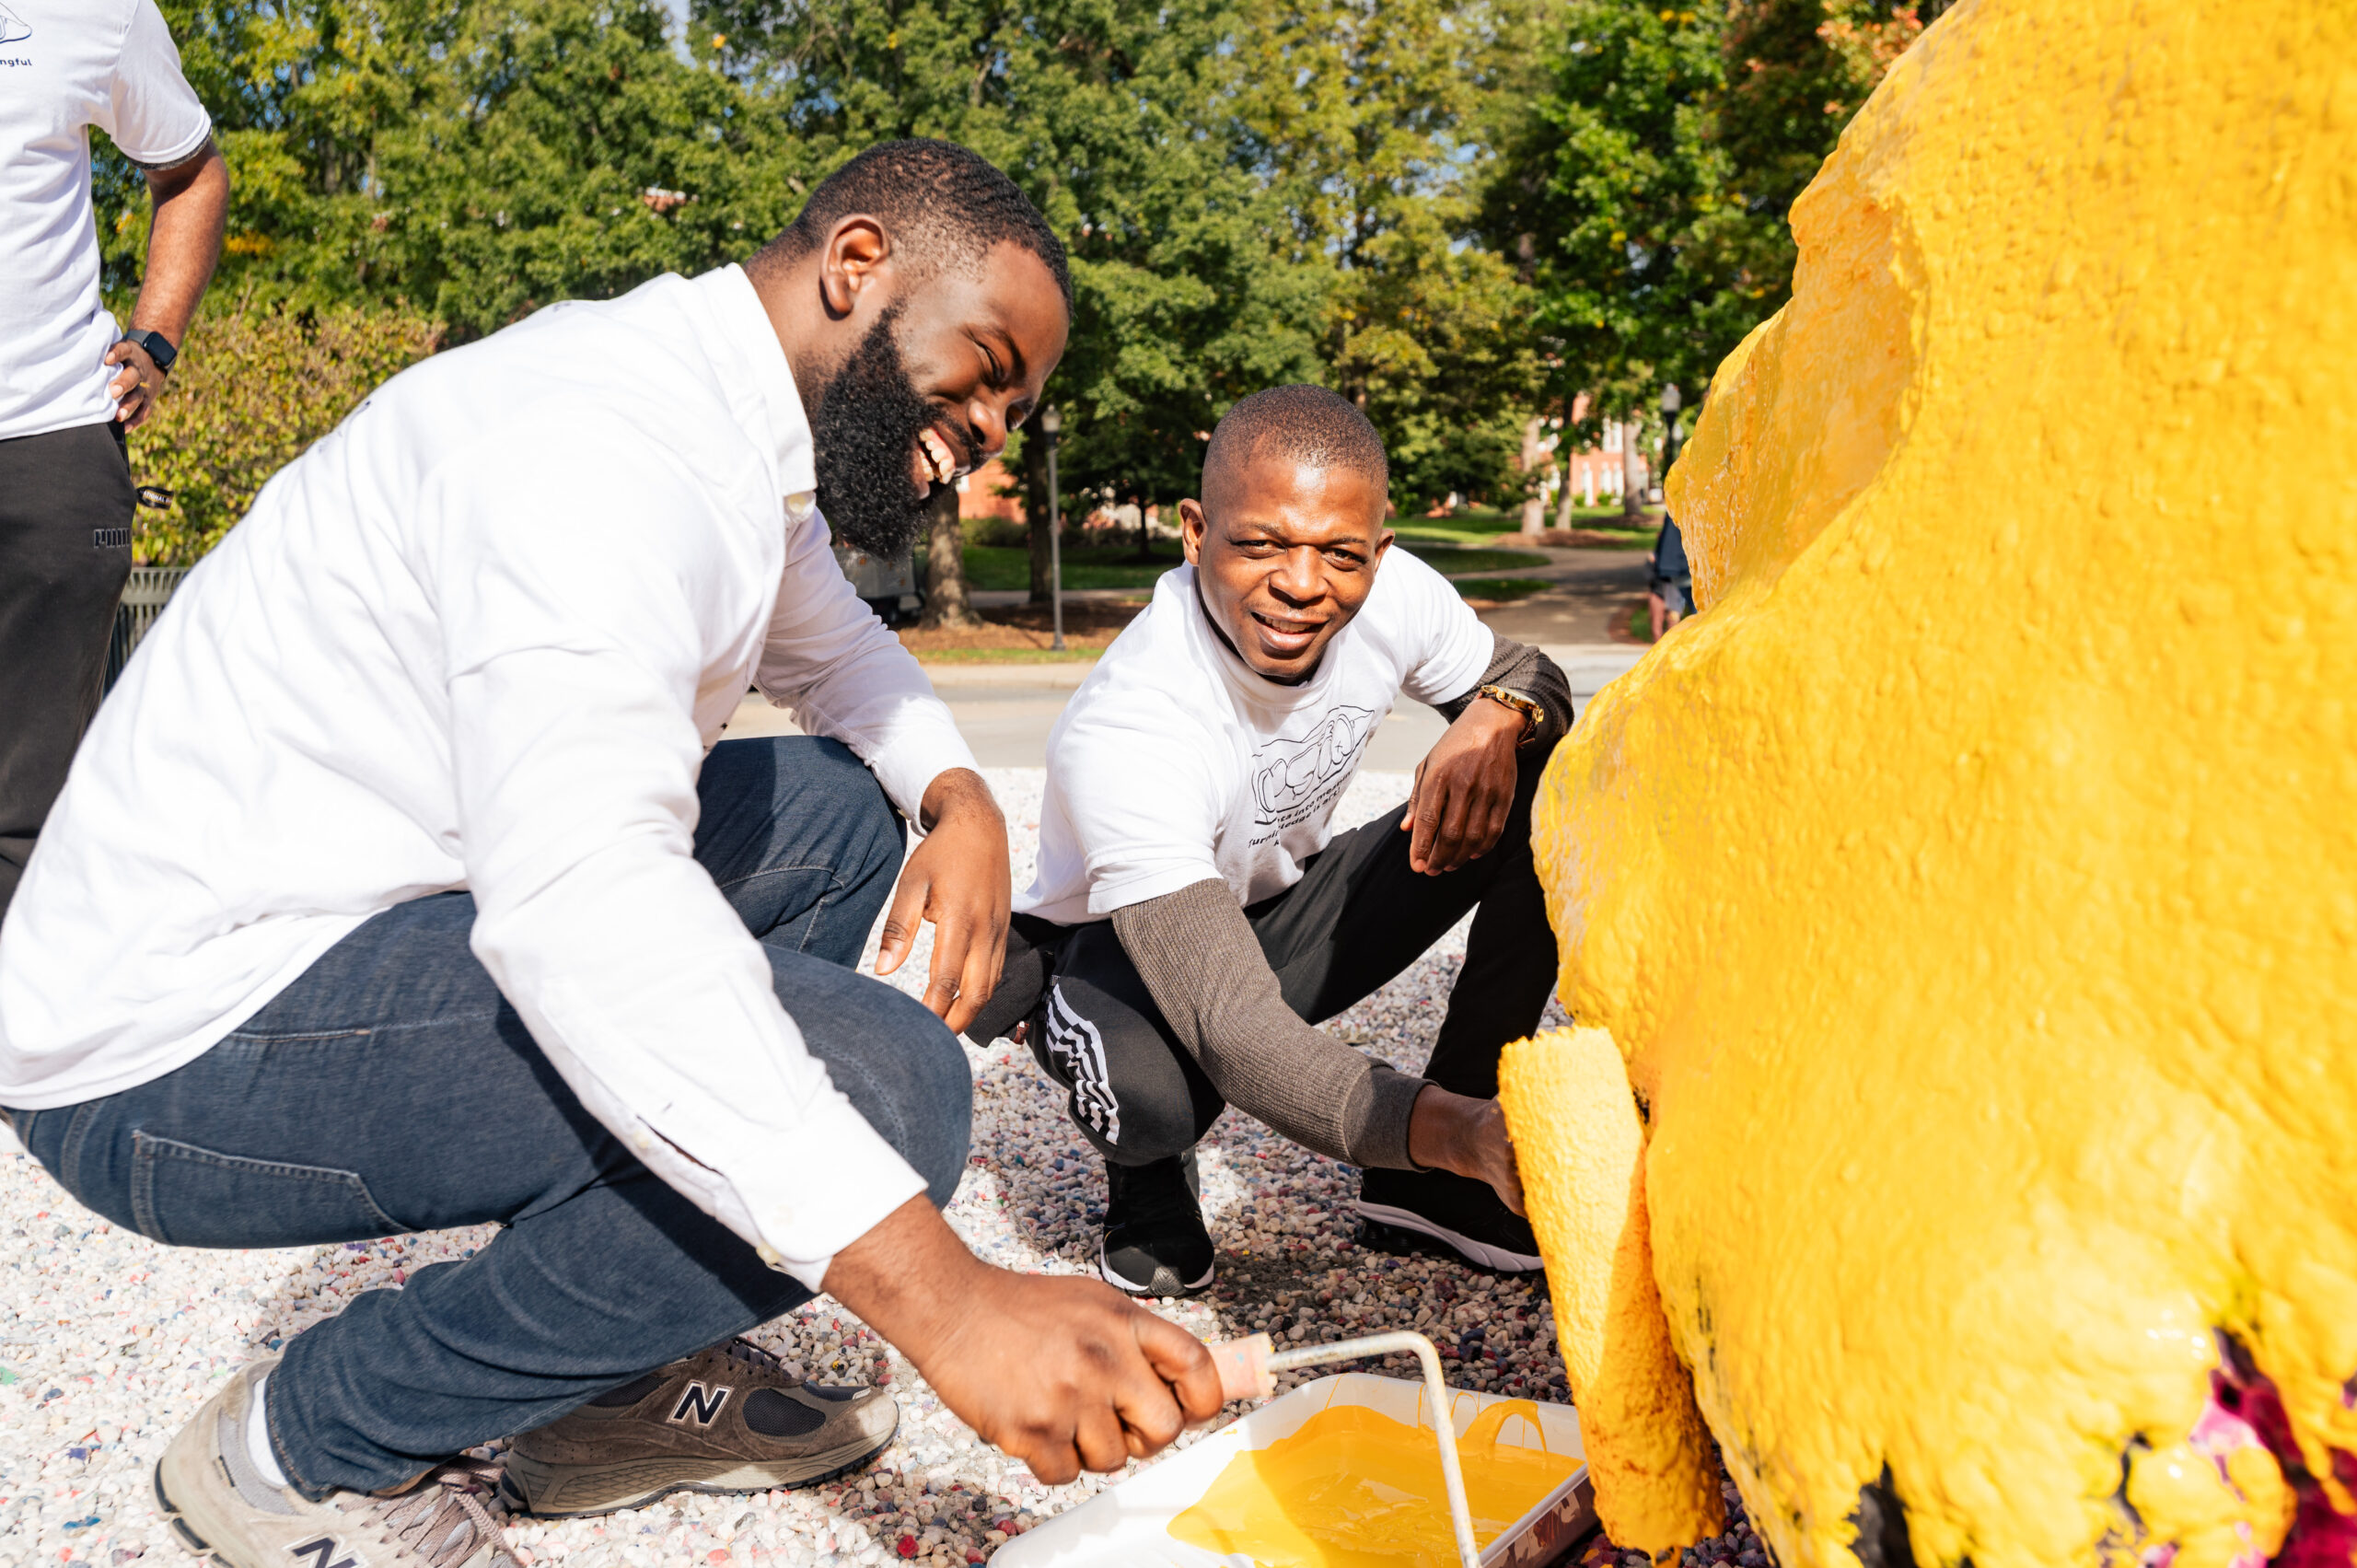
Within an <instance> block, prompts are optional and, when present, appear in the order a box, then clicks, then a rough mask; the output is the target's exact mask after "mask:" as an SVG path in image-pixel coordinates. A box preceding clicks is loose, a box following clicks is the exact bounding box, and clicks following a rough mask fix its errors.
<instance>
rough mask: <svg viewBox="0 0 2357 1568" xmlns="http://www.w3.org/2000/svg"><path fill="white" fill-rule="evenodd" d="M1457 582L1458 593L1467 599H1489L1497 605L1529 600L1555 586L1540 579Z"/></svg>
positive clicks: (1465, 578) (1518, 578)
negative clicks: (1519, 599)
mask: <svg viewBox="0 0 2357 1568" xmlns="http://www.w3.org/2000/svg"><path fill="white" fill-rule="evenodd" d="M1455 581H1456V584H1457V592H1458V593H1460V594H1462V595H1464V596H1465V597H1466V598H1479V599H1488V600H1490V601H1491V602H1492V603H1495V604H1505V603H1509V602H1511V601H1512V600H1515V599H1518V598H1529V597H1530V596H1531V595H1532V594H1539V593H1545V592H1546V591H1547V590H1548V589H1549V588H1551V587H1554V586H1555V585H1554V584H1552V583H1550V582H1548V581H1546V580H1545V579H1543V578H1539V577H1458V578H1457V579H1455Z"/></svg>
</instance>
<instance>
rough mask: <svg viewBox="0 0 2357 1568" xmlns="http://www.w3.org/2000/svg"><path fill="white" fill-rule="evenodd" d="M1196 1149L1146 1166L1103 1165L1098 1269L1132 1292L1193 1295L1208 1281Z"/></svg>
mask: <svg viewBox="0 0 2357 1568" xmlns="http://www.w3.org/2000/svg"><path fill="white" fill-rule="evenodd" d="M1201 1191H1202V1186H1201V1179H1200V1178H1199V1177H1198V1176H1197V1175H1196V1173H1195V1151H1194V1150H1192V1149H1189V1150H1188V1151H1187V1152H1186V1153H1185V1154H1183V1155H1173V1156H1171V1157H1170V1158H1168V1159H1161V1160H1155V1161H1154V1162H1153V1163H1152V1164H1150V1165H1135V1166H1125V1165H1115V1164H1113V1163H1112V1162H1110V1161H1107V1162H1106V1166H1105V1238H1104V1240H1103V1242H1102V1243H1101V1244H1100V1245H1099V1246H1098V1249H1097V1272H1098V1273H1100V1274H1103V1275H1104V1276H1105V1282H1106V1283H1108V1284H1109V1285H1111V1286H1112V1287H1113V1288H1114V1289H1116V1290H1125V1291H1127V1292H1129V1293H1130V1294H1131V1295H1194V1294H1195V1293H1196V1292H1197V1291H1200V1290H1202V1289H1204V1288H1205V1287H1206V1286H1208V1285H1209V1284H1210V1283H1212V1272H1213V1271H1212V1233H1211V1232H1210V1231H1208V1230H1205V1229H1204V1228H1203V1208H1202V1202H1201V1201H1200V1199H1199V1197H1198V1194H1199V1193H1200V1192H1201Z"/></svg>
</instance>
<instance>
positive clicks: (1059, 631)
mask: <svg viewBox="0 0 2357 1568" xmlns="http://www.w3.org/2000/svg"><path fill="white" fill-rule="evenodd" d="M1063 427H1064V416H1063V411H1062V410H1061V409H1059V408H1057V407H1056V405H1055V404H1053V403H1050V404H1049V405H1048V406H1047V407H1046V408H1043V409H1041V410H1040V411H1039V434H1040V435H1042V436H1046V437H1047V438H1048V602H1049V604H1050V605H1051V607H1052V613H1053V615H1054V616H1055V626H1056V640H1055V641H1054V642H1053V643H1052V644H1051V645H1050V646H1051V647H1055V648H1059V649H1061V648H1062V646H1063V645H1064V552H1063V544H1062V533H1063V509H1062V506H1061V505H1058V502H1059V500H1060V497H1059V496H1058V495H1057V494H1056V436H1057V435H1058V434H1059V433H1060V432H1061V431H1062V429H1063Z"/></svg>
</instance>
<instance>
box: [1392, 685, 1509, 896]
mask: <svg viewBox="0 0 2357 1568" xmlns="http://www.w3.org/2000/svg"><path fill="white" fill-rule="evenodd" d="M1522 732H1523V717H1522V715H1521V714H1518V713H1516V712H1515V711H1514V710H1513V709H1512V708H1509V707H1507V706H1506V705H1505V704H1504V703H1493V702H1492V701H1490V699H1489V698H1487V697H1476V698H1474V699H1473V701H1472V702H1471V703H1468V704H1466V708H1465V711H1464V712H1463V713H1461V714H1457V722H1456V723H1455V724H1453V725H1450V726H1448V733H1447V734H1446V735H1444V736H1442V737H1441V738H1440V744H1439V745H1437V746H1434V748H1433V749H1432V750H1430V751H1429V752H1427V753H1425V756H1424V760H1423V761H1421V762H1419V763H1417V764H1416V792H1415V794H1414V795H1413V796H1411V797H1410V798H1409V801H1408V814H1407V815H1406V816H1405V817H1402V818H1401V819H1399V827H1400V829H1401V830H1402V831H1406V832H1411V833H1412V834H1414V837H1413V838H1411V839H1410V840H1409V842H1408V864H1409V865H1410V866H1411V867H1412V868H1414V869H1415V870H1417V871H1421V872H1422V873H1423V874H1424V875H1426V876H1428V877H1438V876H1440V875H1441V874H1442V873H1444V872H1448V871H1455V870H1456V869H1457V868H1458V867H1459V866H1461V865H1469V864H1470V863H1472V862H1473V861H1476V860H1479V859H1480V858H1481V856H1483V855H1485V854H1489V853H1490V850H1491V847H1492V845H1494V844H1495V843H1496V842H1498V835H1499V834H1500V833H1502V832H1504V831H1505V827H1506V816H1507V813H1509V812H1511V811H1512V810H1513V809H1514V786H1515V756H1514V754H1515V748H1516V747H1517V746H1519V745H1520V744H1521V743H1522Z"/></svg>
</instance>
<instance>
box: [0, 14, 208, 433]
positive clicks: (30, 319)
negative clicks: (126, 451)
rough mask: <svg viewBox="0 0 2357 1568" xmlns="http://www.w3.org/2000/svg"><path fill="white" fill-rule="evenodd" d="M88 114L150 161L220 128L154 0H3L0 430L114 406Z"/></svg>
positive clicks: (63, 425)
mask: <svg viewBox="0 0 2357 1568" xmlns="http://www.w3.org/2000/svg"><path fill="white" fill-rule="evenodd" d="M93 125H96V126H97V127H99V129H100V130H102V131H104V132H105V133H106V134H108V135H110V136H112V137H113V138H114V142H115V145H117V146H118V147H121V148H122V151H123V155H124V156H125V157H129V158H130V159H131V160H132V161H133V162H134V163H142V164H146V165H148V166H150V167H151V168H158V167H168V166H169V165H171V164H175V163H179V162H180V161H181V160H183V159H185V158H187V157H190V156H191V155H192V154H193V153H195V152H196V151H197V150H198V149H199V148H201V147H203V145H204V139H205V137H207V136H209V135H211V134H213V122H212V120H211V119H210V118H209V117H208V116H207V115H206V114H205V112H204V106H203V104H201V103H199V102H198V101H197V99H196V92H195V90H194V89H193V88H192V87H190V86H189V85H188V79H187V78H186V77H184V76H182V75H180V51H179V50H178V49H176V48H174V47H173V45H172V35H171V34H170V32H168V30H166V29H165V27H164V18H163V17H161V16H160V15H159V14H157V10H156V0H0V440H6V439H8V438H10V437H12V436H38V435H40V434H41V433H42V432H43V431H48V430H66V429H70V428H72V427H73V426H75V425H77V424H102V423H104V422H105V421H107V420H109V419H111V418H113V417H114V400H113V399H112V398H110V397H108V396H107V382H108V381H109V380H110V379H111V378H112V377H113V375H114V372H113V371H111V370H110V369H109V368H108V367H107V366H106V363H105V360H106V352H107V350H108V349H110V348H111V347H113V346H114V343H115V340H116V339H117V338H118V337H120V336H122V334H121V333H120V332H119V331H116V330H115V322H114V318H113V317H112V316H110V315H109V314H107V312H106V310H105V308H103V307H101V306H100V305H99V231H98V227H97V223H96V220H95V219H94V218H93V217H92V216H91V212H90V127H91V126H93Z"/></svg>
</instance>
